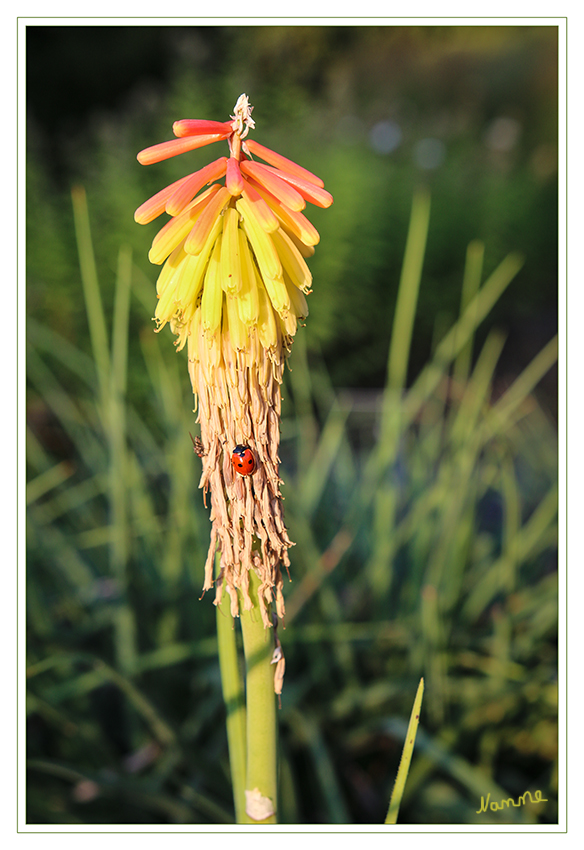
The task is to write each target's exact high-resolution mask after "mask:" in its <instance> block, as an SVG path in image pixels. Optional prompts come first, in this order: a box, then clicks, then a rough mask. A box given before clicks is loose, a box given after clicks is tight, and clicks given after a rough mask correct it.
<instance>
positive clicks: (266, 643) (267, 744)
mask: <svg viewBox="0 0 584 850" xmlns="http://www.w3.org/2000/svg"><path fill="white" fill-rule="evenodd" d="M249 576H250V581H249V594H250V597H251V600H252V602H253V608H252V609H251V610H250V611H242V612H241V618H240V619H241V630H242V633H243V649H244V653H245V667H246V697H247V699H246V701H247V776H246V784H245V788H246V799H247V805H246V809H247V813H248V818H247V819H246V821H245V823H266V824H267V823H277V819H276V814H275V811H276V803H277V775H276V696H275V693H274V667H273V666H272V665H271V664H270V661H271V659H272V653H273V639H272V632H271V630H270V629H266V628H264V625H263V623H262V618H261V616H260V609H259V601H258V589H259V586H260V581H259V579H258V577H257V575H256V574H255V572H254V571H253V570H250V573H249ZM262 815H264V816H263V817H262Z"/></svg>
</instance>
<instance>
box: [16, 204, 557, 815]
mask: <svg viewBox="0 0 584 850" xmlns="http://www.w3.org/2000/svg"><path fill="white" fill-rule="evenodd" d="M335 197H336V193H335ZM74 201H75V204H74V207H75V218H76V222H77V236H78V244H79V251H80V258H81V270H82V277H83V281H84V293H85V300H86V309H87V316H88V326H89V329H90V336H91V341H92V353H91V356H88V355H87V354H86V353H84V352H83V351H82V350H81V349H80V347H77V346H75V345H73V344H71V343H70V342H68V341H67V340H66V339H65V338H64V336H63V335H62V334H60V333H58V332H57V331H55V330H54V329H52V328H50V327H48V326H46V325H44V324H42V323H41V322H39V321H38V320H35V319H34V318H31V319H30V321H29V326H28V335H27V343H28V355H27V356H28V376H29V405H28V407H29V430H28V432H27V451H28V470H29V482H28V488H27V499H28V505H29V518H28V525H27V533H28V550H29V554H28V588H27V605H28V610H29V619H28V646H27V649H28V653H29V669H28V674H29V675H28V679H29V682H28V684H29V702H28V707H27V711H28V723H29V747H28V756H29V795H28V803H29V820H30V822H34V823H43V822H50V823H73V824H74V823H81V824H84V823H113V822H115V823H123V822H125V823H128V822H137V823H138V822H140V823H193V822H194V823H222V822H225V823H227V822H230V821H232V820H233V813H232V799H231V798H230V795H231V793H232V791H231V782H230V771H229V766H228V763H227V759H226V752H227V748H226V742H225V738H224V730H223V729H222V728H221V724H217V722H216V718H217V716H218V715H220V714H221V713H222V712H223V710H224V709H223V708H222V700H221V695H220V694H221V689H220V683H219V673H218V669H217V663H216V654H217V641H216V640H215V638H214V637H212V636H211V635H212V630H213V620H212V618H211V617H210V611H209V606H208V605H205V604H201V605H198V606H197V607H196V609H195V610H196V616H194V617H193V607H194V604H195V601H196V600H197V599H198V596H199V595H200V571H201V567H200V565H201V564H202V563H203V562H204V560H205V551H206V549H207V542H208V531H207V527H208V524H207V518H206V514H205V511H204V508H203V506H202V505H201V504H200V501H201V500H200V498H199V494H197V492H196V481H194V480H193V474H192V471H193V454H192V446H191V443H190V439H189V437H188V432H189V429H190V428H191V425H190V424H189V420H190V419H191V418H192V414H191V413H190V408H191V405H190V403H189V395H190V393H189V390H188V389H187V388H186V387H185V385H184V381H181V369H183V370H184V365H183V364H182V363H181V362H180V360H181V358H180V356H179V357H178V358H175V357H173V355H172V353H171V352H170V353H169V352H168V349H169V348H170V346H165V345H164V344H160V343H161V340H160V337H158V336H156V335H155V334H152V332H151V330H150V329H147V330H146V331H144V332H142V333H140V337H139V338H140V351H141V354H142V356H143V358H144V364H145V366H146V369H145V370H143V369H140V370H137V371H134V370H132V371H127V358H126V354H125V352H126V346H127V345H130V344H131V338H130V335H129V333H128V323H130V322H132V321H134V322H136V318H133V317H136V316H138V321H137V322H136V324H137V325H138V326H142V325H143V324H144V319H145V318H148V317H149V315H150V313H151V291H150V282H149V281H148V280H147V279H146V277H145V276H144V273H143V271H142V270H141V268H140V267H139V266H137V265H134V264H133V263H132V259H131V255H130V252H129V251H128V250H127V249H126V248H123V249H122V250H121V251H120V254H119V259H118V262H117V270H116V263H115V262H113V263H111V264H110V266H111V268H113V269H114V275H113V277H114V278H115V285H114V287H113V291H114V292H115V297H114V298H113V303H114V305H115V306H114V309H113V311H112V314H113V317H114V319H113V324H112V327H111V330H110V329H109V327H108V323H107V321H106V320H105V315H106V312H105V311H104V308H103V305H102V303H101V294H100V293H101V292H102V291H103V290H104V289H105V288H106V287H104V286H103V283H102V286H101V287H100V286H98V274H97V268H96V264H95V261H94V257H93V250H94V249H93V243H92V240H91V238H90V234H89V215H88V210H87V207H86V204H85V196H84V193H83V192H81V191H80V190H78V191H76V193H75V196H74ZM337 203H338V198H337ZM430 221H431V217H430V202H429V197H428V195H427V193H421V194H418V195H416V197H415V199H414V204H413V207H412V216H411V221H410V230H409V236H408V240H407V249H406V254H405V258H404V263H403V269H402V279H401V285H400V294H399V296H398V300H397V304H398V307H397V310H396V315H395V322H396V323H398V322H399V328H398V327H397V326H396V328H395V329H394V332H393V339H394V340H395V339H396V338H397V339H400V340H401V341H400V343H399V345H398V343H397V342H394V343H393V344H392V346H391V350H390V355H389V364H388V380H387V386H386V388H385V390H384V391H383V393H382V394H380V395H378V396H375V397H374V398H372V400H371V402H370V404H369V406H368V407H365V406H364V405H363V401H362V398H361V397H360V396H359V395H358V394H355V395H354V396H353V395H350V394H347V393H339V392H335V390H334V389H333V388H332V386H331V384H330V381H329V378H328V374H327V372H326V369H325V368H324V366H323V364H322V361H321V360H319V358H318V357H317V355H316V354H315V352H314V351H312V352H307V351H306V349H305V341H304V332H302V333H299V334H298V335H297V338H296V344H295V352H294V360H293V368H292V370H291V371H290V372H289V373H288V374H285V375H284V387H285V392H284V399H283V406H282V440H281V445H280V452H281V454H282V459H283V464H282V465H283V467H284V469H285V470H286V473H285V475H283V477H284V478H285V480H286V482H287V483H286V485H285V487H284V490H283V492H284V494H285V496H286V517H287V523H288V526H289V528H290V535H291V537H292V539H294V540H295V541H296V542H297V544H298V545H297V546H296V548H295V550H294V571H293V575H292V578H293V581H292V584H291V585H290V586H289V588H288V590H287V592H286V612H287V616H286V632H285V637H286V641H285V643H286V657H287V667H288V672H287V684H286V688H285V690H284V693H283V700H282V710H281V712H279V714H280V718H279V719H280V727H281V738H280V765H281V767H280V774H281V776H280V804H279V807H278V810H279V819H280V821H281V822H282V823H292V822H305V823H306V822H328V823H348V822H378V823H379V822H381V821H382V820H383V818H384V817H385V815H386V811H387V801H388V799H389V796H390V793H391V790H392V788H391V785H392V782H393V777H394V776H395V773H396V770H397V766H398V761H399V752H400V749H401V743H402V741H403V740H404V739H405V737H406V723H405V720H404V718H407V716H408V713H409V711H410V708H411V696H410V695H411V694H412V693H413V690H415V686H416V683H417V681H418V680H419V678H420V676H422V675H423V676H424V680H425V684H426V689H425V695H424V704H425V708H424V713H423V715H422V720H421V726H420V729H419V731H418V736H417V739H416V758H415V759H414V761H413V763H412V766H411V769H410V773H409V777H408V782H407V785H406V788H405V793H404V796H403V799H402V803H401V808H400V820H401V821H402V822H404V821H405V822H414V823H435V822H443V823H481V824H485V823H506V822H512V823H534V822H538V821H539V822H548V823H549V822H553V821H554V818H555V816H556V808H555V807H556V803H555V796H556V793H557V759H556V755H557V670H556V666H557V655H556V649H555V643H556V630H557V587H556V584H557V582H556V563H555V556H556V551H557V485H556V470H557V458H556V449H555V446H556V442H555V440H556V437H555V430H554V426H553V423H552V422H551V421H550V420H549V418H548V416H547V415H546V413H545V411H544V410H543V409H542V407H541V406H540V405H539V404H538V402H537V397H536V395H535V392H536V389H537V386H538V383H539V381H540V380H541V379H542V377H543V376H545V375H546V373H547V372H548V371H549V370H550V369H551V368H553V366H554V363H555V359H556V356H557V350H556V341H555V340H552V342H551V343H550V344H549V345H547V346H546V347H545V348H543V349H542V351H541V352H540V353H539V354H538V355H537V356H536V357H535V358H534V359H533V361H532V362H531V363H530V365H529V366H528V367H527V368H526V369H525V370H524V371H523V372H522V373H521V374H520V375H519V376H518V377H517V378H516V379H515V380H514V381H512V382H510V383H509V384H508V385H507V386H505V387H500V386H498V385H497V384H496V381H495V368H496V364H497V362H498V360H499V357H500V355H501V351H502V349H503V345H504V341H505V340H504V336H503V335H502V334H501V333H500V332H498V331H493V332H492V333H491V334H490V335H488V336H487V338H486V341H485V343H484V344H483V345H482V346H480V347H478V346H477V342H476V332H477V329H478V328H479V326H480V324H481V322H482V321H484V319H485V317H487V316H488V315H489V311H490V310H491V309H492V308H493V306H494V305H495V304H496V302H497V299H498V298H499V297H500V296H501V294H502V293H503V292H504V291H505V290H506V288H507V287H508V286H509V285H510V284H512V282H513V281H514V280H515V275H516V274H517V273H518V271H519V270H520V268H521V263H522V260H521V258H520V257H518V256H517V255H511V256H509V257H507V258H506V259H503V260H502V262H501V263H500V264H499V265H498V266H497V267H496V268H495V269H494V271H493V272H492V273H489V274H487V275H485V274H484V271H483V266H484V249H483V246H482V244H481V243H479V242H476V241H475V242H472V243H471V244H470V245H469V248H468V252H467V258H466V265H465V271H464V275H462V280H463V294H462V298H461V309H460V316H459V318H458V319H456V320H455V321H452V320H450V321H448V319H447V318H446V317H438V319H437V323H436V331H435V340H434V344H433V350H432V354H431V356H430V357H429V359H428V362H427V364H426V365H425V367H424V368H423V369H422V371H421V372H420V374H419V376H418V377H417V378H416V379H415V380H414V381H413V382H410V383H406V381H405V374H406V371H407V370H406V366H407V364H408V362H409V360H410V357H411V353H410V350H409V346H410V344H411V339H412V334H411V323H412V322H413V320H414V316H415V315H416V303H415V302H416V292H417V291H423V288H424V276H423V273H422V270H423V268H424V263H423V261H424V256H425V245H426V234H427V232H428V230H430V233H431V232H432V229H431V225H430ZM98 268H99V269H100V278H107V277H108V274H109V277H111V276H112V275H111V271H110V269H109V267H108V265H106V266H105V267H102V266H100V265H99V264H98ZM129 295H133V298H134V300H133V301H130V302H128V296H129ZM389 330H390V329H388V333H387V336H388V337H389V336H390V333H389ZM309 357H310V360H311V363H310V366H311V368H310V369H309V368H308V365H307V361H308V358H309ZM143 372H145V374H146V375H147V378H148V382H149V383H148V392H147V393H143V391H142V390H143V386H144V378H143V376H142V373H143ZM138 375H140V377H139V378H138V377H137V376H138ZM138 381H140V382H142V385H141V386H138ZM137 388H138V390H139V391H138V392H136V389H137ZM136 398H138V399H142V400H143V399H144V398H147V400H148V401H147V404H146V406H144V403H143V401H141V402H140V404H141V405H142V406H140V407H137V406H136ZM224 602H225V599H224V600H223V603H224ZM220 610H223V605H222V608H221V609H220ZM226 613H227V612H226ZM219 623H220V624H222V625H223V626H225V625H227V624H229V633H230V635H231V637H234V636H235V637H236V641H237V636H236V635H234V633H233V631H232V630H231V621H230V619H229V618H228V617H227V616H225V617H221V615H219ZM317 647H318V651H315V648H317ZM232 661H233V656H232ZM235 666H237V663H236V662H235ZM272 669H273V668H272ZM237 693H240V691H237V692H236V697H235V702H237V700H238V699H240V698H239V697H238V696H237ZM408 703H409V704H408ZM211 767H212V769H211ZM528 789H532V790H535V789H541V790H542V791H543V792H544V794H543V796H544V797H546V798H547V802H546V804H545V805H544V806H542V805H539V806H537V805H533V806H530V805H528V806H525V807H522V808H518V809H507V810H506V811H505V812H504V813H501V812H499V813H493V812H488V813H482V814H479V813H478V810H479V808H480V800H481V796H484V797H485V798H486V796H487V794H488V793H490V794H491V799H492V800H500V799H505V798H507V797H509V796H518V795H520V794H523V793H524V792H525V791H526V790H528ZM236 816H237V815H236Z"/></svg>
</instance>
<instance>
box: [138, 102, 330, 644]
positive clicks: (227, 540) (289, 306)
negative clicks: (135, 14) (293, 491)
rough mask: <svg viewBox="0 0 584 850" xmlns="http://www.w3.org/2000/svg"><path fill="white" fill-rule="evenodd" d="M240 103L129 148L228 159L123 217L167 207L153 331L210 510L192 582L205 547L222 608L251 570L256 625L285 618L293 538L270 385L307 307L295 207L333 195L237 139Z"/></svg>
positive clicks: (241, 126) (310, 233)
mask: <svg viewBox="0 0 584 850" xmlns="http://www.w3.org/2000/svg"><path fill="white" fill-rule="evenodd" d="M252 111H253V107H252V106H251V104H250V102H249V99H248V97H247V95H246V94H242V95H241V96H240V97H239V98H238V100H237V103H236V104H235V108H234V111H233V115H231V116H230V120H228V121H213V120H206V119H198V118H197V119H191V118H188V119H181V120H179V121H175V122H174V124H173V128H172V129H173V133H174V135H175V137H176V138H174V139H171V140H170V141H166V142H162V143H160V144H157V145H153V146H152V147H149V148H146V149H145V150H143V151H141V152H140V153H139V154H138V161H139V162H140V163H141V164H142V165H152V164H155V163H158V162H161V161H163V160H165V159H168V158H169V157H172V156H177V155H179V154H183V153H184V154H188V153H189V152H190V151H193V150H196V149H198V148H202V147H204V146H206V145H210V144H213V143H214V142H225V141H226V142H227V145H228V151H227V153H228V156H221V157H219V158H218V159H215V160H214V161H213V162H211V163H209V164H208V165H205V166H204V167H202V168H199V169H198V170H197V171H194V172H193V173H191V174H188V175H187V176H186V177H182V178H181V179H179V180H176V181H175V182H174V183H172V184H171V185H170V186H167V187H166V188H165V189H161V190H160V191H159V192H157V193H156V194H155V195H154V196H153V197H151V198H150V199H149V200H147V201H145V202H144V203H143V204H142V205H141V206H140V207H138V209H137V210H136V213H135V219H136V221H137V222H138V223H140V224H148V223H150V222H151V221H153V220H154V219H155V218H157V217H158V216H160V215H161V214H162V213H167V214H168V215H169V216H170V218H169V220H168V221H167V223H166V224H165V225H164V226H163V227H162V229H161V230H160V231H159V233H158V234H157V235H156V236H155V237H154V240H153V242H152V247H151V249H150V253H149V259H150V261H151V262H152V263H154V264H158V265H162V269H161V271H160V274H159V276H158V281H157V285H156V290H157V296H158V298H157V301H158V303H157V306H156V311H155V320H156V323H157V330H161V329H162V328H163V327H164V326H165V325H166V324H169V325H170V328H171V330H172V331H173V333H174V334H175V335H176V338H177V339H176V343H175V345H176V347H177V349H178V350H180V349H182V348H183V347H184V346H186V347H187V351H188V369H189V375H190V379H191V383H192V387H193V392H194V395H195V401H196V404H195V409H198V419H197V421H198V422H199V423H200V426H201V440H200V443H202V447H203V448H202V450H201V452H202V453H201V455H200V456H201V461H202V467H203V469H202V475H201V481H200V487H201V488H202V489H203V491H204V493H205V494H206V493H207V492H209V491H210V495H211V520H212V529H211V541H210V547H209V554H208V557H207V562H206V565H205V578H204V584H203V590H208V589H210V588H211V587H212V586H213V583H214V577H213V563H214V553H215V548H216V547H217V546H218V547H219V549H220V552H221V560H220V565H221V571H220V574H219V576H218V577H216V580H215V602H216V603H219V602H220V601H221V596H222V594H223V592H224V590H225V589H227V591H228V592H229V595H230V602H231V612H232V614H233V615H234V616H237V614H238V613H239V606H240V604H243V606H244V608H249V607H250V606H251V604H252V603H251V599H250V596H249V590H248V588H249V571H250V570H253V571H254V572H255V573H256V574H257V575H258V576H259V579H260V589H259V596H258V600H259V608H260V615H261V617H262V620H263V623H264V625H265V626H266V627H269V626H271V625H272V623H271V619H270V616H269V611H268V605H269V603H270V602H271V601H273V602H275V606H276V610H277V612H278V615H279V616H280V617H282V616H283V615H284V599H283V596H282V585H283V582H282V574H281V565H282V564H283V565H284V566H285V567H286V569H287V568H288V566H289V564H290V560H289V557H288V549H289V548H290V547H291V546H292V545H293V544H292V542H291V541H290V539H289V537H288V532H287V530H286V526H285V524H284V515H283V508H282V497H281V494H280V484H281V480H280V477H279V474H278V466H279V458H278V448H279V439H280V437H279V417H280V410H281V398H280V385H281V383H282V378H283V369H284V363H285V360H286V358H287V357H288V355H289V354H290V349H291V346H292V342H293V338H294V334H295V333H296V330H297V326H298V323H300V324H302V322H303V321H304V319H305V318H306V316H307V315H308V305H307V303H306V298H305V295H307V294H308V293H310V292H311V291H312V275H311V273H310V270H309V268H308V265H307V263H306V258H307V257H310V256H311V255H312V254H313V253H314V246H315V245H316V244H317V243H318V241H319V238H320V237H319V234H318V231H317V230H316V228H315V227H314V225H312V224H311V223H310V221H309V220H308V218H307V217H306V216H305V215H304V214H303V212H302V211H303V210H304V209H305V207H306V204H307V203H310V204H315V205H317V206H320V207H325V208H326V207H328V206H330V204H331V203H332V201H333V199H332V196H331V195H330V194H329V193H328V192H327V191H326V190H325V188H324V183H323V181H322V180H321V179H320V178H319V177H317V176H316V175H315V174H313V173H312V172H311V171H308V170H307V169H305V168H303V167H302V166H301V165H298V164H297V163H295V162H293V161H292V160H290V159H287V158H286V157H284V156H282V155H281V154H279V153H276V152H275V151H272V150H270V149H269V148H266V147H264V146H263V145H260V144H259V142H256V141H255V140H254V139H249V138H248V135H249V132H250V131H251V130H253V129H255V122H254V120H253V119H252V117H251V115H252ZM244 140H245V141H244ZM254 157H258V158H259V159H261V160H263V162H257V161H256V160H255V159H254ZM235 447H237V448H238V451H239V454H238V456H237V457H238V459H240V458H241V457H242V456H244V457H245V458H246V462H247V464H248V465H247V467H246V468H245V470H244V471H240V470H242V469H243V467H242V464H241V462H239V465H238V464H236V463H235V461H233V462H232V456H231V455H232V452H233V450H234V448H235ZM242 452H243V455H242ZM234 457H235V455H234Z"/></svg>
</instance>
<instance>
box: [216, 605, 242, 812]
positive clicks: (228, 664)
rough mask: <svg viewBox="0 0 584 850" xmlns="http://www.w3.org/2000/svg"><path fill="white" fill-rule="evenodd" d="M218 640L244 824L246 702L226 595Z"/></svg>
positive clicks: (236, 796)
mask: <svg viewBox="0 0 584 850" xmlns="http://www.w3.org/2000/svg"><path fill="white" fill-rule="evenodd" d="M217 641H218V644H219V667H220V669H221V686H222V689H223V700H224V702H225V710H226V712H227V724H226V725H227V743H228V746H229V764H230V767H231V782H232V785H233V802H234V804H235V819H236V821H237V823H247V822H248V821H247V820H246V814H245V699H244V693H243V681H242V677H241V675H240V670H239V661H238V658H237V646H236V641H235V621H234V620H233V617H232V616H231V613H230V611H229V594H228V593H227V592H224V593H223V598H222V599H221V605H220V606H219V605H218V606H217Z"/></svg>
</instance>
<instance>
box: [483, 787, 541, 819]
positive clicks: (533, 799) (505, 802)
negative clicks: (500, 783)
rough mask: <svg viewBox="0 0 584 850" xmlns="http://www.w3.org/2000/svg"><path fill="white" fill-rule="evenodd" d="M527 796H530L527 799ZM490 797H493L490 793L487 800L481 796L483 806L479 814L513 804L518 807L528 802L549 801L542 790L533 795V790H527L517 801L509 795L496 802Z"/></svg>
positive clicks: (495, 810) (497, 810)
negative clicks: (490, 801)
mask: <svg viewBox="0 0 584 850" xmlns="http://www.w3.org/2000/svg"><path fill="white" fill-rule="evenodd" d="M527 797H529V800H527ZM490 799H491V795H490V793H489V794H487V799H486V800H485V798H484V797H481V807H480V809H479V810H478V811H477V815H480V814H481V813H482V812H486V811H488V809H490V810H491V811H492V812H500V811H502V810H503V809H508V808H509V807H510V806H513V807H514V808H516V809H517V808H519V807H520V806H524V805H525V804H526V803H527V802H529V803H547V800H546V799H545V797H542V796H541V791H534V792H533V796H532V794H531V791H526V792H525V794H522V795H521V797H518V798H517V802H515V800H514V799H513V797H507V799H506V800H499V802H498V803H496V802H495V801H494V800H493V802H492V803H489V800H490Z"/></svg>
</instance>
